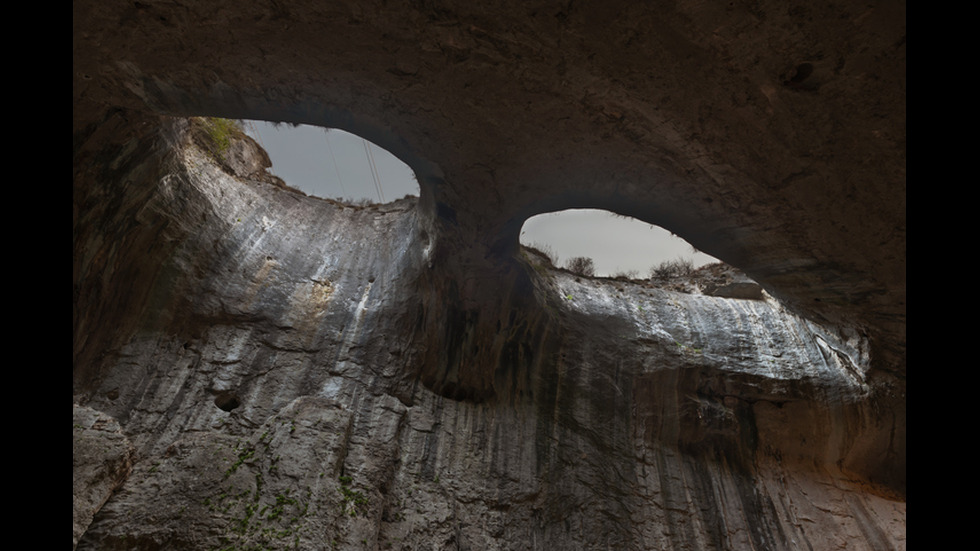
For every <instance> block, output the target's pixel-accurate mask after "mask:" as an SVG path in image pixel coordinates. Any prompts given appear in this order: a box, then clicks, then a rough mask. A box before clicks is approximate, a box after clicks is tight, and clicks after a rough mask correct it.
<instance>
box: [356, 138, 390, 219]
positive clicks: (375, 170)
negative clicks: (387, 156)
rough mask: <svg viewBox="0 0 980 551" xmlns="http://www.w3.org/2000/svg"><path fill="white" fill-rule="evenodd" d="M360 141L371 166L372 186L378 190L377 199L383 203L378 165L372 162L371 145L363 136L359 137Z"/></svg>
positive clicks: (383, 195) (383, 197)
mask: <svg viewBox="0 0 980 551" xmlns="http://www.w3.org/2000/svg"><path fill="white" fill-rule="evenodd" d="M361 142H362V143H363V144H364V152H365V153H367V158H368V164H369V165H370V166H371V176H373V177H374V187H375V189H377V190H378V200H379V201H381V202H382V203H384V202H385V194H384V192H383V191H381V177H380V175H379V174H378V167H377V166H375V164H374V154H373V153H371V146H370V145H368V141H367V140H365V139H364V138H361Z"/></svg>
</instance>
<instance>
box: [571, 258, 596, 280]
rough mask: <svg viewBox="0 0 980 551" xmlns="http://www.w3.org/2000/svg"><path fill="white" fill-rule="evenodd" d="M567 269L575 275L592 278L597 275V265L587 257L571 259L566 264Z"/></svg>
mask: <svg viewBox="0 0 980 551" xmlns="http://www.w3.org/2000/svg"><path fill="white" fill-rule="evenodd" d="M565 268H566V269H567V270H568V271H569V272H572V273H573V274H578V275H580V276H586V277H592V276H594V275H595V263H594V262H592V259H591V258H589V257H587V256H576V257H574V258H569V259H568V262H566V263H565Z"/></svg>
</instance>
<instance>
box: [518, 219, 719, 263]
mask: <svg viewBox="0 0 980 551" xmlns="http://www.w3.org/2000/svg"><path fill="white" fill-rule="evenodd" d="M520 240H521V245H523V246H525V247H532V248H534V249H537V250H539V251H541V252H543V253H544V254H546V255H547V256H548V257H549V258H550V260H551V262H552V263H553V264H554V265H555V266H562V267H565V268H569V269H571V270H572V271H575V272H580V271H582V270H583V269H584V270H585V271H589V268H588V267H589V266H591V269H592V273H591V275H595V276H600V277H627V278H629V279H644V278H647V277H648V276H652V275H654V273H655V272H656V271H657V270H658V269H663V268H664V267H666V266H668V265H680V266H683V267H690V268H691V269H694V268H700V267H701V266H705V265H707V264H712V263H716V262H720V261H719V260H718V259H716V258H714V257H712V256H709V255H707V254H705V253H703V252H701V251H699V250H697V249H696V248H694V247H693V246H692V245H691V244H689V243H688V242H687V241H685V240H684V239H682V238H681V237H678V236H676V235H674V234H673V233H671V232H670V231H668V230H665V229H664V228H661V227H659V226H656V225H653V224H648V223H646V222H643V221H641V220H637V219H636V218H632V217H629V216H624V215H620V214H616V213H613V212H610V211H607V210H600V209H567V210H562V211H557V212H550V213H545V214H539V215H537V216H533V217H531V218H529V219H527V220H526V221H525V222H524V225H523V227H522V228H521V235H520Z"/></svg>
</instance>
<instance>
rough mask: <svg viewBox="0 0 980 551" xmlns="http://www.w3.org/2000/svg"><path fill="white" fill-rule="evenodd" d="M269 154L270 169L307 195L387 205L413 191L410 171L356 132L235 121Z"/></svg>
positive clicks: (416, 187)
mask: <svg viewBox="0 0 980 551" xmlns="http://www.w3.org/2000/svg"><path fill="white" fill-rule="evenodd" d="M241 124H242V126H243V129H244V130H245V132H246V133H247V134H248V135H249V136H251V137H252V138H253V139H254V140H256V141H257V142H258V143H259V145H260V146H262V148H263V149H264V150H265V151H266V153H268V154H269V159H270V160H271V161H272V168H271V169H270V172H272V173H273V174H274V175H276V176H278V177H280V178H282V179H283V180H284V181H286V183H288V184H289V185H290V186H292V187H295V188H297V189H299V190H301V191H303V192H304V193H306V194H307V195H312V196H315V197H321V198H324V199H336V200H339V201H344V202H349V203H388V202H391V201H395V200H397V199H400V198H402V197H406V196H414V197H418V195H419V183H418V180H417V178H416V175H415V172H414V171H413V170H412V169H411V168H410V167H409V166H408V165H407V164H405V163H404V162H403V161H401V160H400V159H399V158H398V157H395V156H394V155H393V154H391V153H390V152H389V151H388V150H386V149H385V148H383V147H381V146H379V145H377V144H375V143H374V142H372V141H370V140H367V139H366V138H363V137H361V136H358V135H357V134H353V133H350V132H346V131H344V130H340V129H337V128H326V127H320V126H311V125H306V124H300V125H294V124H281V123H272V122H266V121H258V120H243V121H241Z"/></svg>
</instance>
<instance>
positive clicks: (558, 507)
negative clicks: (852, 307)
mask: <svg viewBox="0 0 980 551" xmlns="http://www.w3.org/2000/svg"><path fill="white" fill-rule="evenodd" d="M192 134H193V132H192V128H191V127H189V126H188V123H187V121H185V120H169V119H162V120H153V119H144V120H141V121H139V123H138V124H134V121H133V120H122V119H121V118H120V117H118V116H116V117H109V118H107V120H106V121H104V122H103V123H102V125H101V126H98V127H95V128H93V129H92V131H91V132H90V133H89V135H88V137H87V139H83V140H80V141H79V142H78V143H77V144H76V148H77V149H76V154H77V155H78V156H79V157H88V158H92V159H98V160H99V162H98V163H94V162H93V163H85V166H87V167H89V170H91V172H90V173H88V174H86V175H79V174H78V173H77V166H78V165H76V189H75V193H74V202H75V205H76V206H75V209H76V210H75V224H74V241H75V244H74V250H75V258H74V262H73V276H74V283H75V291H74V296H75V302H74V310H73V322H74V358H75V370H74V378H73V386H74V392H73V401H74V403H75V404H76V405H75V415H74V427H75V428H74V431H75V432H74V445H73V456H74V459H75V467H74V480H75V490H74V495H75V513H74V516H73V519H74V538H73V543H75V544H77V547H76V548H77V549H227V548H233V549H287V548H289V549H292V548H297V549H405V550H408V549H501V550H502V549H515V550H516V549H799V548H811V549H833V548H842V547H846V548H848V549H901V548H904V547H905V443H904V433H905V430H904V427H905V418H904V415H905V395H904V392H905V390H904V382H903V381H902V380H896V379H895V378H894V377H892V376H890V375H888V374H886V373H882V372H878V371H875V370H873V369H872V368H871V354H872V346H871V343H870V342H869V339H868V337H867V335H865V334H863V333H862V331H861V330H860V329H859V328H853V327H852V328H848V327H846V326H844V325H837V326H833V327H831V326H824V325H820V324H817V323H814V322H812V321H808V320H806V319H804V318H802V317H800V316H799V315H797V314H794V313H793V312H791V311H789V310H787V309H785V308H784V307H782V306H781V305H780V304H779V303H778V302H777V301H775V300H773V299H769V298H767V299H765V300H739V299H727V298H720V297H712V296H704V295H696V294H685V293H678V292H674V291H670V290H665V289H655V288H649V287H647V286H644V285H640V284H638V283H630V282H617V281H613V280H593V279H587V278H578V277H575V276H574V275H571V274H568V273H566V272H562V271H555V270H551V269H549V268H547V267H546V266H544V265H542V264H541V263H540V262H539V261H537V260H536V259H535V258H534V256H533V255H529V254H528V253H524V252H520V251H518V252H516V253H515V254H514V255H513V256H512V257H510V258H509V259H508V261H507V262H495V263H494V264H493V265H492V266H491V267H489V268H488V272H487V273H485V274H484V277H483V278H482V279H478V280H475V281H465V280H463V281H461V280H459V279H458V277H457V276H458V275H459V273H460V271H459V270H460V269H461V268H460V267H459V265H460V264H464V263H467V262H475V261H474V260H471V259H470V258H468V257H466V255H465V254H461V255H456V256H454V255H451V254H449V253H448V252H447V251H451V249H450V248H448V247H446V246H445V245H439V244H438V243H435V241H436V239H437V237H436V236H438V235H440V232H443V231H444V230H441V229H440V224H445V223H446V222H445V220H444V217H440V216H439V215H438V213H431V212H429V211H427V210H426V208H425V207H424V206H423V205H420V204H419V202H418V200H416V199H413V198H407V199H403V200H401V201H397V202H395V203H390V204H387V205H374V206H367V207H352V206H347V205H342V204H338V203H335V202H331V201H327V200H322V199H317V198H311V197H306V196H303V195H302V194H299V193H296V192H294V191H291V190H289V189H285V188H283V187H281V186H278V185H275V184H273V183H270V182H268V181H263V179H261V178H256V176H257V175H258V174H260V172H261V170H260V169H261V168H262V166H263V164H264V163H265V161H264V158H263V156H262V155H261V154H259V153H258V152H254V151H253V152H252V153H250V148H251V147H252V146H251V145H250V144H249V142H248V140H244V141H242V142H240V143H239V144H238V146H237V147H238V150H237V151H238V161H237V162H236V163H217V162H215V160H214V158H213V157H212V156H211V155H212V154H209V153H208V152H207V151H204V150H202V149H201V148H200V147H199V146H198V145H197V144H196V143H195V142H194V140H193V139H192ZM105 136H112V138H111V139H109V138H105ZM116 142H121V143H122V145H121V146H118V147H117V145H116ZM107 144H108V145H107ZM232 167H236V170H237V172H238V174H237V175H236V174H233V173H232V170H233V169H232ZM243 175H251V176H252V178H246V177H243ZM79 184H84V185H79ZM95 220H97V221H98V223H95ZM487 286H489V288H487ZM489 292H492V293H494V294H495V296H496V297H497V300H496V305H495V306H493V307H488V306H487V302H486V301H484V300H481V297H483V296H484V295H485V294H487V293H489ZM105 419H109V420H110V421H109V425H106V424H105V423H106V421H105ZM113 423H118V428H114V427H115V425H113ZM106 426H108V427H110V428H109V430H106V429H104V428H101V427H106ZM101 443H106V444H110V443H111V445H106V446H100V445H99V444H101ZM110 460H111V462H112V463H111V465H112V466H109V465H110V463H108V461H110ZM103 462H106V463H105V465H104V466H103V467H101V469H102V471H109V472H111V473H112V475H111V476H110V475H108V474H105V473H103V472H96V471H95V470H93V469H91V468H87V467H84V466H85V465H100V464H102V463H103ZM130 469H131V472H129V473H127V471H129V470H130ZM108 479H111V480H113V481H114V482H113V483H111V484H110V483H109V482H108ZM98 480H103V481H104V482H100V483H96V481H98ZM83 487H85V488H91V489H90V490H84V492H83V491H82V490H80V488H83ZM86 492H87V493H88V494H92V495H93V496H94V497H87V498H86V497H85V496H83V495H80V494H82V493H86ZM80 502H84V503H82V505H80ZM103 502H104V505H103ZM93 518H94V520H92V519H93ZM90 520H91V522H90Z"/></svg>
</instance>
